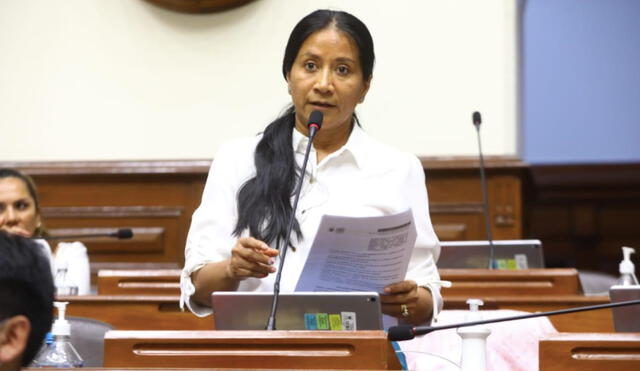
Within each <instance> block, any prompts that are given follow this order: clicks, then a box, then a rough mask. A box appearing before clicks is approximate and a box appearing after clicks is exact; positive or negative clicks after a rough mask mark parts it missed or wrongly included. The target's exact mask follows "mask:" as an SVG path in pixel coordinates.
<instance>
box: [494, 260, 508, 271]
mask: <svg viewBox="0 0 640 371" xmlns="http://www.w3.org/2000/svg"><path fill="white" fill-rule="evenodd" d="M496 262H497V263H498V269H507V261H506V260H505V259H496Z"/></svg>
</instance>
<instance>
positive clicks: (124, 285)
mask: <svg viewBox="0 0 640 371" xmlns="http://www.w3.org/2000/svg"><path fill="white" fill-rule="evenodd" d="M180 272H181V270H180V269H114V270H104V269H103V270H100V271H99V272H98V295H164V296H166V295H180Z"/></svg>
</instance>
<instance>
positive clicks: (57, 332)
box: [31, 301, 83, 368]
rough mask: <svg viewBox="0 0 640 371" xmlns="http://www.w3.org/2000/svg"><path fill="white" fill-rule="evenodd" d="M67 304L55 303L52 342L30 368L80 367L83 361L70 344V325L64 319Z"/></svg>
mask: <svg viewBox="0 0 640 371" xmlns="http://www.w3.org/2000/svg"><path fill="white" fill-rule="evenodd" d="M67 304H69V303H68V302H59V301H56V302H54V303H53V305H55V306H56V308H58V319H56V321H55V322H54V323H53V327H52V328H51V333H52V334H53V342H52V343H50V344H48V345H46V346H45V347H43V348H42V349H41V350H40V352H38V354H37V355H36V357H35V359H34V360H33V362H32V363H31V367H55V368H75V367H82V364H83V361H82V358H81V357H80V355H79V354H78V352H77V351H76V349H75V348H74V346H73V345H72V344H71V325H70V324H69V321H67V320H66V319H65V318H64V313H65V310H66V308H67Z"/></svg>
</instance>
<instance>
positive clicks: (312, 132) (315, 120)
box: [267, 111, 324, 330]
mask: <svg viewBox="0 0 640 371" xmlns="http://www.w3.org/2000/svg"><path fill="white" fill-rule="evenodd" d="M323 118H324V114H323V113H322V112H321V111H312V112H311V114H310V115H309V120H307V127H308V128H309V141H308V143H307V150H306V151H305V152H304V160H303V161H302V168H301V169H300V177H299V178H298V185H297V187H296V191H295V196H294V200H293V210H292V211H291V216H290V217H289V227H288V228H287V238H286V239H285V240H284V246H283V247H282V249H281V250H280V263H279V264H278V273H277V275H276V279H275V282H274V284H273V300H272V301H271V313H270V314H269V320H268V321H267V330H275V329H276V313H277V311H278V297H279V295H280V278H281V276H282V268H283V267H284V259H285V257H286V256H287V250H288V248H289V240H290V238H291V230H292V229H293V222H294V221H295V218H296V210H297V209H298V199H299V198H300V190H301V189H302V184H303V183H304V176H305V174H306V169H307V161H308V160H309V152H311V145H312V144H313V138H315V136H316V133H317V132H318V130H320V128H321V127H322V119H323Z"/></svg>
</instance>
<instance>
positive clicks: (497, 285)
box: [97, 268, 582, 301]
mask: <svg viewBox="0 0 640 371" xmlns="http://www.w3.org/2000/svg"><path fill="white" fill-rule="evenodd" d="M440 276H441V278H442V279H443V280H447V281H451V282H452V283H453V286H452V287H450V288H442V295H443V296H444V297H445V301H446V300H447V298H448V297H449V296H469V297H471V296H473V297H477V296H478V295H480V296H483V297H484V296H496V295H500V296H502V295H506V296H514V295H521V296H524V295H534V296H542V295H544V296H549V295H578V294H580V293H581V292H582V291H581V289H580V281H579V279H578V271H577V270H575V269H573V268H562V269H526V270H516V271H507V270H489V269H440ZM97 282H98V294H99V295H179V294H180V269H110V270H104V269H103V270H100V271H99V272H98V277H97Z"/></svg>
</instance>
